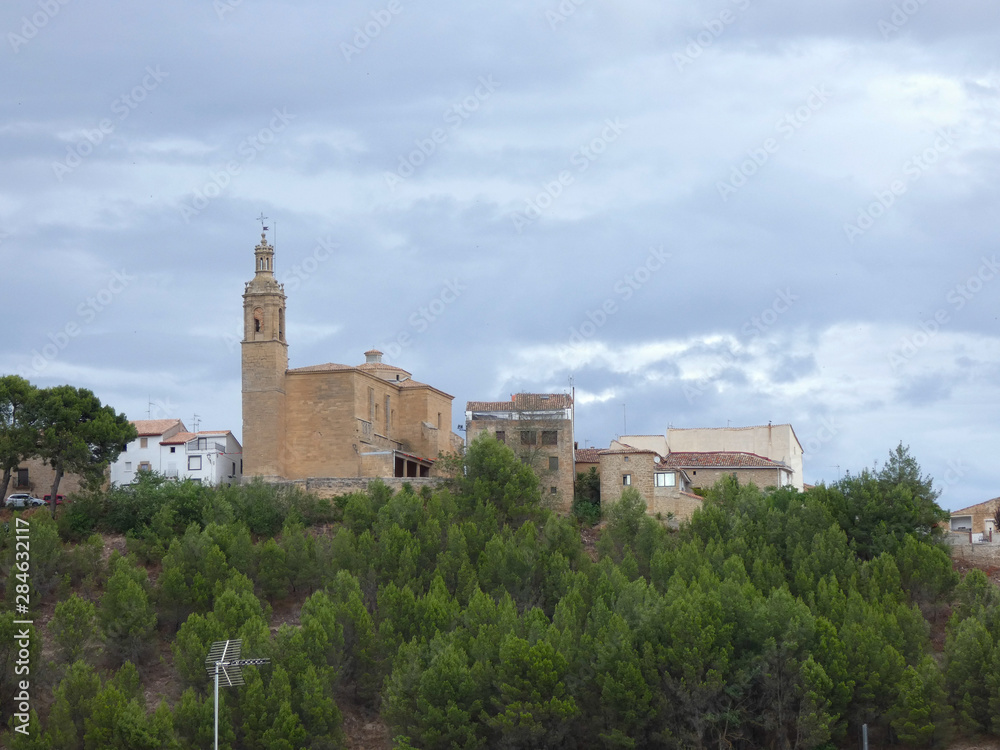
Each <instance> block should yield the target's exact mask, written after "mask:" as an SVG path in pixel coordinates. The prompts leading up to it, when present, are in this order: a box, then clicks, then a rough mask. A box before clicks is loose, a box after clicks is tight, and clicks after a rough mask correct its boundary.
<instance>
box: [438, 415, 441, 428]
mask: <svg viewBox="0 0 1000 750" xmlns="http://www.w3.org/2000/svg"><path fill="white" fill-rule="evenodd" d="M438 429H439V430H440V429H441V412H438Z"/></svg>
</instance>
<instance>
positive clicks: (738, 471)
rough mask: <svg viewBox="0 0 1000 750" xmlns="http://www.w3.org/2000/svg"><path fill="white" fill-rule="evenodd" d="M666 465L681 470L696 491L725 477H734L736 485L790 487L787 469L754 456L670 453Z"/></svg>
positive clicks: (790, 475) (769, 460)
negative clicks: (737, 482) (737, 483)
mask: <svg viewBox="0 0 1000 750" xmlns="http://www.w3.org/2000/svg"><path fill="white" fill-rule="evenodd" d="M667 463H668V464H669V465H670V466H673V467H676V468H678V469H683V470H684V471H685V472H686V473H687V475H688V476H689V477H690V478H691V486H692V487H697V488H699V489H708V488H709V487H711V486H712V485H714V484H715V483H716V482H717V481H719V480H720V479H722V478H723V477H726V476H732V477H736V479H738V480H739V483H740V484H755V485H757V486H758V487H761V488H764V487H785V486H788V485H790V484H792V470H791V469H790V468H789V467H788V466H785V465H784V464H781V463H778V462H777V461H772V460H771V459H769V458H764V457H763V456H758V455H756V454H754V453H741V452H738V451H714V452H704V453H695V452H674V451H671V452H670V453H669V454H668V455H667Z"/></svg>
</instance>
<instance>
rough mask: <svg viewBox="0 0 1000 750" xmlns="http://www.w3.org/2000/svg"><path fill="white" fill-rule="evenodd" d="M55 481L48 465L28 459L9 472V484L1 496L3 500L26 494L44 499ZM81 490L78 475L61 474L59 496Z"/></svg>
mask: <svg viewBox="0 0 1000 750" xmlns="http://www.w3.org/2000/svg"><path fill="white" fill-rule="evenodd" d="M55 481H56V472H55V469H53V468H52V467H51V466H49V464H47V463H46V462H45V461H43V460H42V459H40V458H29V459H27V460H26V461H22V462H21V463H20V464H18V467H17V468H16V469H15V470H14V471H12V472H11V474H10V482H9V483H8V484H7V489H6V491H5V492H4V494H3V498H2V499H3V500H6V499H7V498H8V497H9V496H10V495H13V494H15V493H20V492H26V493H28V494H29V495H33V496H34V497H44V496H45V495H48V494H50V493H51V492H52V484H53V482H55ZM82 488H83V479H82V478H81V477H80V476H79V475H78V474H63V476H62V479H60V480H59V494H60V495H66V496H69V495H72V494H75V493H77V492H79V491H80V490H81V489H82Z"/></svg>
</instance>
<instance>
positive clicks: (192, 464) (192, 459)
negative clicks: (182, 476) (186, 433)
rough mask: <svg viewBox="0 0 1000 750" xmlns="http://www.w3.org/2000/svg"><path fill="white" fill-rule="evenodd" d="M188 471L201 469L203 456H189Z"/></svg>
mask: <svg viewBox="0 0 1000 750" xmlns="http://www.w3.org/2000/svg"><path fill="white" fill-rule="evenodd" d="M188 471H201V456H188Z"/></svg>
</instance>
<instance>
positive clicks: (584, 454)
mask: <svg viewBox="0 0 1000 750" xmlns="http://www.w3.org/2000/svg"><path fill="white" fill-rule="evenodd" d="M600 460H601V449H600V448H577V449H576V462H577V463H578V464H580V463H583V464H596V463H599V462H600Z"/></svg>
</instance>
